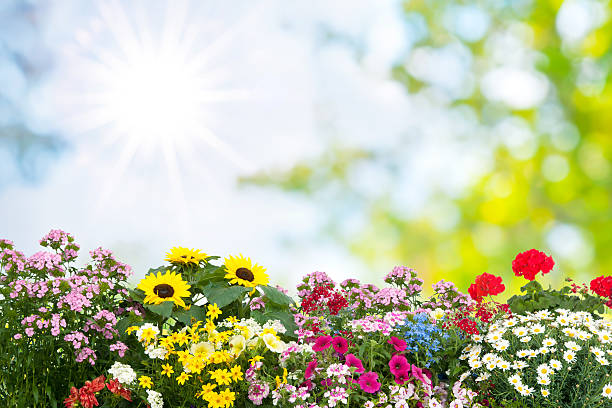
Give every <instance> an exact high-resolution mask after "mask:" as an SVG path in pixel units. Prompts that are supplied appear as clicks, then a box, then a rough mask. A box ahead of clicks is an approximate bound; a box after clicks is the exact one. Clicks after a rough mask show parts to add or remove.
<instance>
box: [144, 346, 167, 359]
mask: <svg viewBox="0 0 612 408" xmlns="http://www.w3.org/2000/svg"><path fill="white" fill-rule="evenodd" d="M167 353H168V352H167V351H166V349H165V348H163V347H155V345H154V344H150V345H149V346H147V348H146V349H145V354H146V355H147V356H149V358H153V359H155V358H158V359H160V360H164V359H165V358H166V354H167Z"/></svg>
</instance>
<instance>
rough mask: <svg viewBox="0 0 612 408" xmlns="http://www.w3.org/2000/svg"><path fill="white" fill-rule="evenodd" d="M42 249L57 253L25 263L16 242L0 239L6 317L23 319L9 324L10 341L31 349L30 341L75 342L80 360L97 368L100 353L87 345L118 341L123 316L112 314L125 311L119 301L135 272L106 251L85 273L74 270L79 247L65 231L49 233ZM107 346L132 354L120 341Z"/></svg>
mask: <svg viewBox="0 0 612 408" xmlns="http://www.w3.org/2000/svg"><path fill="white" fill-rule="evenodd" d="M40 244H41V245H42V246H44V247H48V248H51V249H53V250H55V253H54V252H45V251H41V252H37V253H35V254H34V255H32V256H31V257H29V258H26V257H25V256H24V255H23V254H22V253H21V252H18V251H15V250H14V248H13V243H12V242H10V241H8V240H4V239H3V240H0V295H1V296H3V297H4V299H5V300H4V301H3V305H2V312H3V313H5V314H7V313H10V314H11V315H16V316H19V319H18V320H16V321H15V322H14V323H13V324H10V322H9V329H10V330H11V331H12V333H11V336H12V337H13V338H14V339H15V340H19V341H25V342H26V343H25V345H26V346H27V345H28V344H30V342H31V340H29V339H30V338H33V339H39V338H40V339H42V338H45V337H47V338H48V336H50V337H51V339H55V338H57V339H60V341H65V342H68V343H71V345H72V348H73V349H74V355H75V356H76V361H78V362H82V361H88V362H89V363H90V364H94V363H95V360H96V358H97V357H96V353H95V352H94V350H92V349H90V348H88V347H84V346H86V345H88V344H90V342H93V340H92V339H94V338H95V339H96V341H97V339H104V341H109V340H110V341H113V340H115V339H116V338H117V336H118V331H117V329H116V328H115V326H116V324H117V320H118V315H117V314H115V313H113V311H112V310H114V311H120V312H121V313H123V312H125V311H126V309H125V308H120V307H119V302H120V301H121V299H122V298H123V297H122V296H120V295H124V294H127V290H126V289H125V288H124V286H123V285H124V284H125V281H126V280H127V278H128V277H129V276H130V275H131V273H132V271H131V268H130V267H129V266H128V265H126V264H123V263H121V262H118V261H117V260H116V259H115V258H114V257H113V255H112V253H111V251H109V250H105V249H102V248H97V249H95V250H94V251H91V253H90V254H91V256H92V258H93V262H92V263H90V264H88V265H86V266H85V267H84V268H81V269H78V268H76V267H74V266H71V265H70V262H71V261H72V260H74V259H75V258H76V254H77V251H78V250H79V246H78V245H77V244H76V243H75V242H74V238H73V237H72V235H70V234H68V233H66V232H64V231H61V230H52V231H50V232H49V233H48V234H47V235H45V236H44V237H43V238H42V239H41V240H40ZM102 295H103V296H102ZM109 308H110V309H109ZM128 309H129V310H132V309H133V310H136V309H137V308H134V307H132V306H130V307H128ZM32 310H36V311H37V312H38V313H32V312H31V311H32ZM26 311H27V312H26ZM62 332H63V334H62ZM96 344H98V343H97V342H96ZM57 347H61V346H60V345H58V346H57ZM108 347H112V348H111V351H117V352H118V353H119V354H120V355H123V354H124V353H125V351H126V350H127V346H126V345H125V344H123V343H121V342H117V341H115V343H114V344H113V343H108Z"/></svg>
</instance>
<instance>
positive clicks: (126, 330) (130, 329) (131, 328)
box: [125, 326, 140, 334]
mask: <svg viewBox="0 0 612 408" xmlns="http://www.w3.org/2000/svg"><path fill="white" fill-rule="evenodd" d="M138 329H140V327H138V326H130V327H128V328H127V329H125V332H126V333H127V334H132V333H133V332H135V331H136V330H138Z"/></svg>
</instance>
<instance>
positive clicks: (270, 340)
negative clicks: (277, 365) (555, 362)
mask: <svg viewBox="0 0 612 408" xmlns="http://www.w3.org/2000/svg"><path fill="white" fill-rule="evenodd" d="M261 338H262V340H263V341H264V343H265V344H266V347H268V349H270V350H271V351H273V352H275V353H282V352H283V351H285V348H286V345H285V342H284V341H282V340H281V339H280V338H278V336H277V335H276V334H272V333H266V334H264V335H263V336H262V337H261Z"/></svg>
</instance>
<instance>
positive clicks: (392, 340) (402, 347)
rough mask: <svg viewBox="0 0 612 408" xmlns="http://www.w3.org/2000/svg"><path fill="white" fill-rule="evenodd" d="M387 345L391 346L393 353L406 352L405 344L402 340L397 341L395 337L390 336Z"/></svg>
mask: <svg viewBox="0 0 612 408" xmlns="http://www.w3.org/2000/svg"><path fill="white" fill-rule="evenodd" d="M387 343H389V344H391V345H392V346H393V347H395V351H404V350H406V342H405V341H404V340H402V339H398V338H397V337H395V336H391V338H390V339H389V340H388V341H387Z"/></svg>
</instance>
